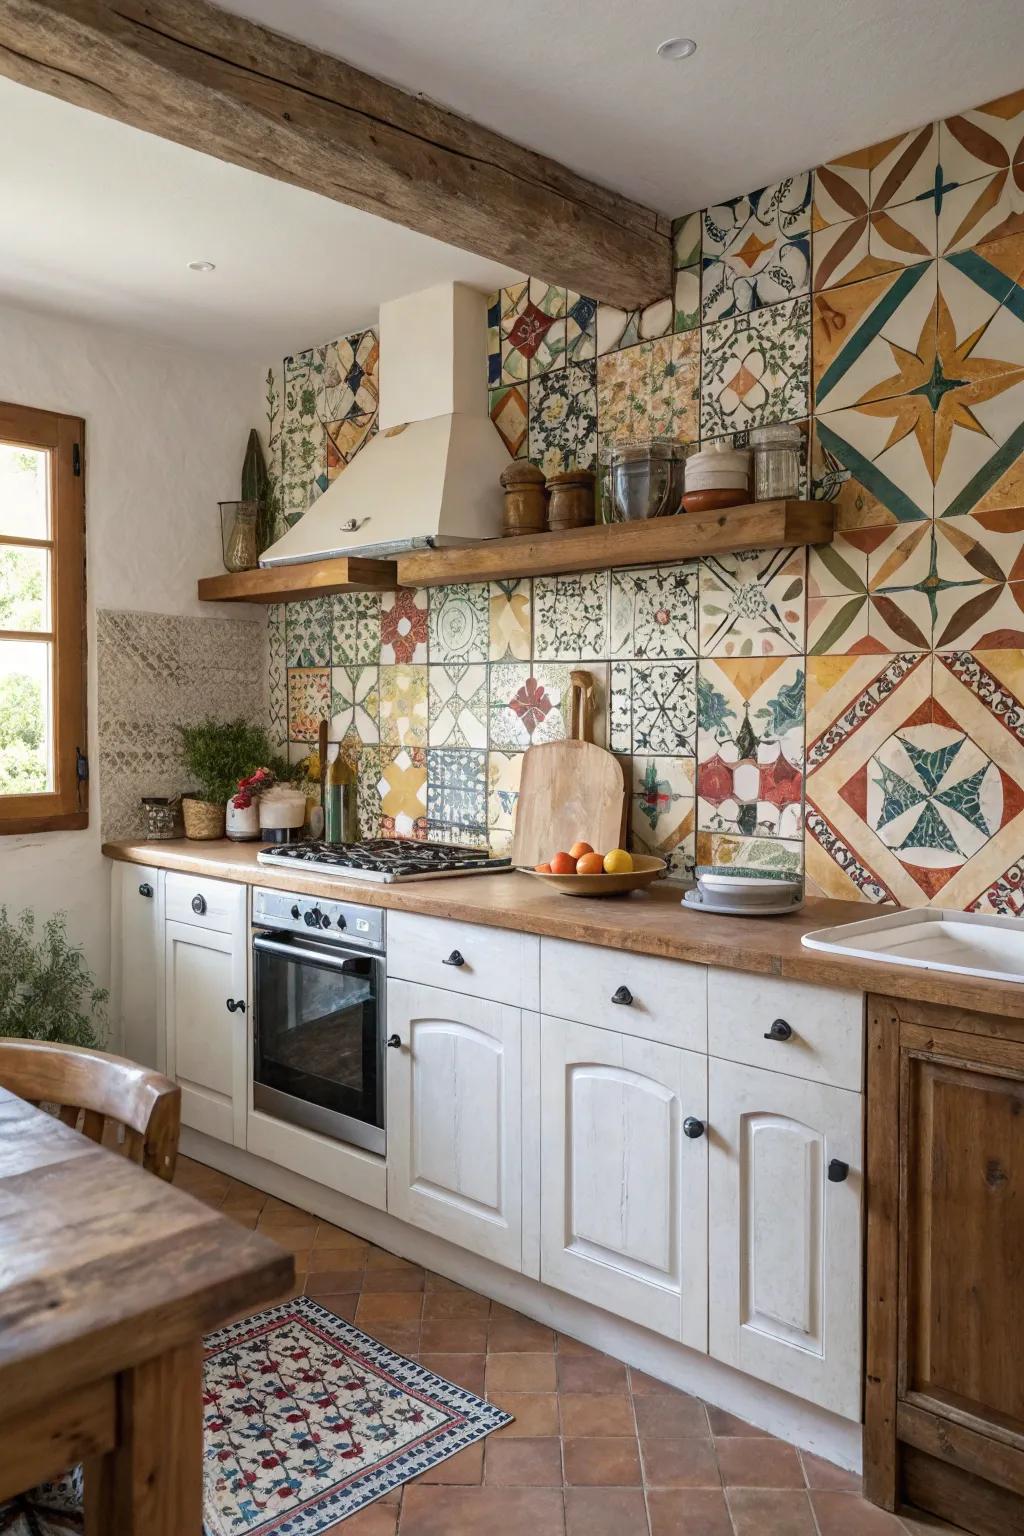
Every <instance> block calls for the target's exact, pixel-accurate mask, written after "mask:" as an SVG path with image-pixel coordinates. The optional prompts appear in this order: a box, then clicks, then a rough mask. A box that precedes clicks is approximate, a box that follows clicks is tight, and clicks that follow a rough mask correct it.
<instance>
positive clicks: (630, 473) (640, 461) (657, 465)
mask: <svg viewBox="0 0 1024 1536" xmlns="http://www.w3.org/2000/svg"><path fill="white" fill-rule="evenodd" d="M685 462H686V448H685V447H684V446H683V444H682V443H677V442H676V441H675V440H674V439H673V438H668V437H649V438H642V439H629V440H627V441H624V442H619V443H616V444H615V446H614V447H613V449H612V451H611V457H610V461H609V464H608V470H607V479H608V493H607V500H606V502H605V506H606V507H607V514H606V520H609V521H611V522H616V523H627V522H635V521H638V520H641V519H644V518H649V517H670V516H672V515H673V514H674V513H676V512H678V511H679V507H680V503H681V502H682V499H683V466H684V464H685Z"/></svg>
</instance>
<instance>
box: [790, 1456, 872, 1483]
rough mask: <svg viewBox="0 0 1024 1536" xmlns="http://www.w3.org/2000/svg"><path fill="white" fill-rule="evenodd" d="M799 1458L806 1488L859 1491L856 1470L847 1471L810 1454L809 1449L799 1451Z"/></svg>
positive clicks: (858, 1479) (859, 1481)
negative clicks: (802, 1466) (802, 1467)
mask: <svg viewBox="0 0 1024 1536" xmlns="http://www.w3.org/2000/svg"><path fill="white" fill-rule="evenodd" d="M800 1460H801V1461H802V1462H803V1464H804V1477H805V1478H806V1479H807V1486H808V1488H822V1489H828V1490H829V1491H832V1492H836V1493H860V1491H861V1480H860V1478H859V1477H858V1475H857V1473H856V1472H847V1471H846V1470H845V1469H844V1468H843V1467H837V1466H834V1465H833V1463H832V1462H831V1461H825V1460H823V1458H822V1457H821V1456H814V1455H812V1454H811V1452H810V1451H801V1452H800Z"/></svg>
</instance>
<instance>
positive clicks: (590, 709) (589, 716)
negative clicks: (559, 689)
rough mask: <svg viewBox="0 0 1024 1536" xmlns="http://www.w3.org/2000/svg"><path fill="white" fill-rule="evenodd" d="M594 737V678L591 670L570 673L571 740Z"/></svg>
mask: <svg viewBox="0 0 1024 1536" xmlns="http://www.w3.org/2000/svg"><path fill="white" fill-rule="evenodd" d="M593 739H594V678H593V675H592V674H591V673H590V672H584V671H582V670H574V671H572V672H570V673H569V740H570V741H593Z"/></svg>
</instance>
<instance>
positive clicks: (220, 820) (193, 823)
mask: <svg viewBox="0 0 1024 1536" xmlns="http://www.w3.org/2000/svg"><path fill="white" fill-rule="evenodd" d="M181 811H182V815H183V816H184V818H185V836H186V837H190V838H192V839H193V841H194V842H212V841H213V840H214V838H218V837H223V836H224V815H225V808H224V806H223V805H215V804H214V803H213V802H212V801H210V800H190V799H188V798H187V797H186V798H184V799H182V802H181Z"/></svg>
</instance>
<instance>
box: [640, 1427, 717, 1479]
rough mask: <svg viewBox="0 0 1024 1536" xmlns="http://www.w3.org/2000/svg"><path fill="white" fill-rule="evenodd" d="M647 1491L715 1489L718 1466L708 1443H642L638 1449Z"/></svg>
mask: <svg viewBox="0 0 1024 1536" xmlns="http://www.w3.org/2000/svg"><path fill="white" fill-rule="evenodd" d="M640 1449H641V1453H642V1455H643V1459H644V1479H645V1481H646V1483H647V1486H648V1487H649V1488H717V1487H719V1486H720V1484H721V1481H722V1480H721V1478H720V1477H719V1475H718V1463H717V1462H716V1461H715V1453H714V1450H713V1449H712V1445H711V1441H710V1440H701V1439H699V1438H698V1437H697V1436H692V1437H691V1438H689V1439H687V1440H645V1441H644V1442H643V1444H642V1446H641V1448H640Z"/></svg>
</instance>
